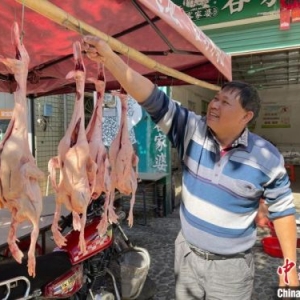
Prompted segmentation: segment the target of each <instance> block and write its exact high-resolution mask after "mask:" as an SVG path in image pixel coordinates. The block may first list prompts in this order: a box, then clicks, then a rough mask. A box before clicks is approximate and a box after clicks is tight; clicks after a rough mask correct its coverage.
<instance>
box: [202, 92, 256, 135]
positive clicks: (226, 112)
mask: <svg viewBox="0 0 300 300" xmlns="http://www.w3.org/2000/svg"><path fill="white" fill-rule="evenodd" d="M206 117H207V125H208V126H209V127H210V128H211V129H212V130H213V131H214V133H215V134H216V136H217V137H218V135H220V136H222V137H224V136H226V135H228V136H229V137H230V136H235V135H236V134H237V133H240V132H241V131H242V130H243V129H244V128H245V127H246V125H247V123H248V122H249V121H250V120H251V118H252V117H253V113H252V112H247V111H246V110H244V109H243V108H242V106H241V104H240V101H239V91H238V90H232V89H225V90H221V91H220V92H218V93H217V94H216V96H215V97H214V98H213V99H212V100H211V101H210V103H209V105H208V110H207V116H206Z"/></svg>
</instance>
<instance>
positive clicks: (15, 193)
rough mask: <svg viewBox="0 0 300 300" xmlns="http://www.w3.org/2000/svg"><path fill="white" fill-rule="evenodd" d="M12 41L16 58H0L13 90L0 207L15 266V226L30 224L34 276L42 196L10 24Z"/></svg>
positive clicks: (23, 69)
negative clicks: (7, 218)
mask: <svg viewBox="0 0 300 300" xmlns="http://www.w3.org/2000/svg"><path fill="white" fill-rule="evenodd" d="M14 42H15V46H16V50H17V54H16V58H15V59H9V58H7V59H1V62H3V63H4V64H5V65H6V66H7V67H9V68H10V69H11V70H12V72H13V74H14V77H15V80H16V82H17V90H16V91H15V93H14V99H15V106H14V110H13V114H12V118H11V120H10V123H9V125H8V128H7V131H6V133H5V135H4V137H3V140H2V141H1V143H0V196H1V197H0V198H1V201H0V202H2V203H1V205H0V207H5V208H8V209H9V211H10V212H11V216H12V219H11V227H10V230H9V233H8V239H7V243H8V246H9V249H10V251H11V254H12V256H13V257H14V258H15V260H16V261H17V262H19V263H21V262H22V258H23V256H24V255H23V253H22V251H21V250H20V249H19V247H18V245H17V243H16V241H17V237H16V232H17V226H18V224H19V223H21V222H23V221H26V220H28V221H30V222H31V223H32V226H33V229H32V232H31V235H30V237H31V241H30V247H29V250H28V273H29V275H30V276H33V277H35V264H36V261H35V247H36V242H37V238H38V235H39V220H40V215H41V212H42V194H41V190H40V187H39V184H38V180H40V179H42V178H43V176H44V174H43V172H42V171H40V170H39V169H38V168H37V166H36V163H35V160H34V157H33V156H32V154H31V152H30V149H29V144H28V129H27V123H28V121H27V117H28V115H27V114H28V110H27V99H26V84H27V75H28V65H29V55H28V53H27V51H26V49H25V47H24V45H23V44H22V43H21V41H20V35H19V27H18V24H17V23H15V24H14Z"/></svg>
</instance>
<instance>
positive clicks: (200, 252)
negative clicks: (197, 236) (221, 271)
mask: <svg viewBox="0 0 300 300" xmlns="http://www.w3.org/2000/svg"><path fill="white" fill-rule="evenodd" d="M189 246H190V249H191V250H192V251H193V252H194V253H195V254H196V255H198V256H199V257H201V258H203V259H205V260H224V259H232V258H244V257H245V255H246V254H248V253H250V252H251V249H249V250H247V251H244V252H239V253H235V254H229V255H223V254H215V253H211V252H208V251H203V250H200V249H198V248H197V247H195V246H192V245H189Z"/></svg>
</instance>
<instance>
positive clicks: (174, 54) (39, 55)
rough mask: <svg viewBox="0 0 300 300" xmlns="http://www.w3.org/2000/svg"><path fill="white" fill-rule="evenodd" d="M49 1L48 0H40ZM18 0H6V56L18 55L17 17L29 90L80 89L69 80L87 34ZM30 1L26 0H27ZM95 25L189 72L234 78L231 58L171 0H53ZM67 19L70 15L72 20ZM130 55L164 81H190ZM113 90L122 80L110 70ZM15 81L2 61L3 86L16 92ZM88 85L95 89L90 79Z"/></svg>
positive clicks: (212, 79)
mask: <svg viewBox="0 0 300 300" xmlns="http://www.w3.org/2000/svg"><path fill="white" fill-rule="evenodd" d="M35 1H36V2H40V3H42V2H44V1H45V0H35ZM20 2H21V3H18V2H16V1H15V0H1V4H0V6H1V9H0V55H1V56H2V57H14V56H15V49H14V47H13V44H12V38H11V36H12V25H13V22H14V21H17V22H18V24H19V27H20V30H22V31H23V32H24V36H23V43H24V45H25V47H26V49H27V51H28V53H29V56H30V72H29V76H28V85H27V91H28V94H30V95H32V96H34V97H36V96H40V95H45V94H57V93H67V92H72V91H74V82H72V81H70V80H67V79H65V76H66V74H67V73H68V72H69V71H70V70H73V68H74V65H73V56H72V49H73V47H72V44H73V42H74V41H76V40H81V35H80V34H79V33H77V32H75V31H72V30H70V29H67V28H65V27H64V26H63V25H59V24H56V23H55V22H53V21H51V20H49V19H47V18H46V17H44V16H42V15H41V14H39V13H37V12H34V11H33V10H31V9H29V8H27V7H25V6H23V5H22V1H20ZM23 2H24V3H25V2H26V0H24V1H23ZM50 2H51V3H53V4H54V5H56V6H58V7H60V8H61V9H62V10H64V11H65V12H66V13H68V14H70V16H73V17H75V18H77V19H78V20H81V21H83V22H85V23H87V24H89V25H90V26H92V27H94V28H96V29H98V30H101V32H104V33H105V34H107V35H109V36H112V37H114V38H116V39H117V40H118V41H120V42H122V43H124V44H125V45H127V46H129V47H131V48H134V49H136V50H138V51H140V52H141V53H144V54H145V55H147V57H149V58H152V59H154V60H155V61H157V62H159V63H160V64H163V65H165V66H167V67H170V68H174V69H176V70H178V71H181V72H183V73H185V74H188V75H191V76H192V77H195V78H197V79H200V80H203V81H205V82H208V83H212V84H221V83H222V82H224V81H227V80H231V57H230V56H229V55H227V54H226V53H224V52H223V51H221V50H220V49H219V48H218V47H216V45H215V44H214V43H213V42H212V41H211V40H210V39H209V38H208V37H207V36H206V35H205V34H204V33H203V32H202V31H201V30H200V29H198V28H197V27H196V26H195V25H194V24H193V23H192V21H191V20H190V18H189V17H188V16H187V15H186V14H185V13H184V11H183V10H182V9H181V8H179V7H178V6H176V5H175V4H174V3H172V2H171V1H169V0H160V1H158V0H157V1H155V0H110V1H107V0H98V1H94V0H85V1H78V0H68V1H61V0H52V1H50ZM66 21H67V20H66ZM124 60H125V61H126V62H127V63H128V64H129V65H130V66H132V67H133V68H134V69H135V70H137V71H138V72H140V73H142V74H144V75H146V76H148V77H149V78H150V79H151V80H152V81H153V82H155V83H156V84H158V85H164V86H170V85H180V84H186V82H184V81H182V80H180V79H175V78H171V77H169V76H166V75H164V74H162V73H158V72H157V71H154V70H151V69H148V68H147V67H145V66H144V65H142V64H140V63H137V62H135V61H134V60H133V59H131V58H128V57H124ZM85 64H86V68H87V72H88V76H87V77H91V76H92V75H93V74H94V72H95V63H93V62H91V61H89V60H88V59H86V60H85ZM106 78H107V89H109V90H110V89H117V88H119V87H120V85H119V83H117V82H116V81H115V79H114V78H113V77H112V76H111V74H109V73H108V72H107V74H106ZM15 88H16V87H15V81H14V79H13V76H12V75H11V74H10V71H9V70H8V69H7V68H6V67H5V66H4V65H3V64H0V91H2V92H13V91H14V90H15ZM86 90H91V91H92V90H94V87H93V85H92V84H90V83H87V85H86Z"/></svg>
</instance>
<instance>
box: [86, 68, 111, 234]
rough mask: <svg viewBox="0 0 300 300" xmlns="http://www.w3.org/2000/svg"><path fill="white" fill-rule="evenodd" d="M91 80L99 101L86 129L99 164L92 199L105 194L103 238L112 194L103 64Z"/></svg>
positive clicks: (100, 227) (93, 153)
mask: <svg viewBox="0 0 300 300" xmlns="http://www.w3.org/2000/svg"><path fill="white" fill-rule="evenodd" d="M89 80H90V81H92V82H93V83H94V84H95V89H96V93H97V101H96V104H95V107H94V110H93V114H92V116H91V119H90V122H89V124H88V126H87V128H86V135H87V140H88V143H89V147H90V154H91V157H92V159H93V160H94V162H95V163H96V164H97V173H96V183H95V188H94V190H93V193H92V199H97V198H98V197H99V196H101V194H102V193H105V202H104V211H103V214H102V217H101V220H100V223H99V225H98V232H99V235H100V237H102V236H104V235H105V234H106V231H107V226H108V223H109V220H108V206H109V199H110V192H111V178H110V163H109V159H108V151H107V149H106V147H105V145H104V143H103V141H102V119H103V118H102V116H103V112H102V111H103V101H104V93H105V73H104V67H103V64H99V65H98V77H97V78H89Z"/></svg>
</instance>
